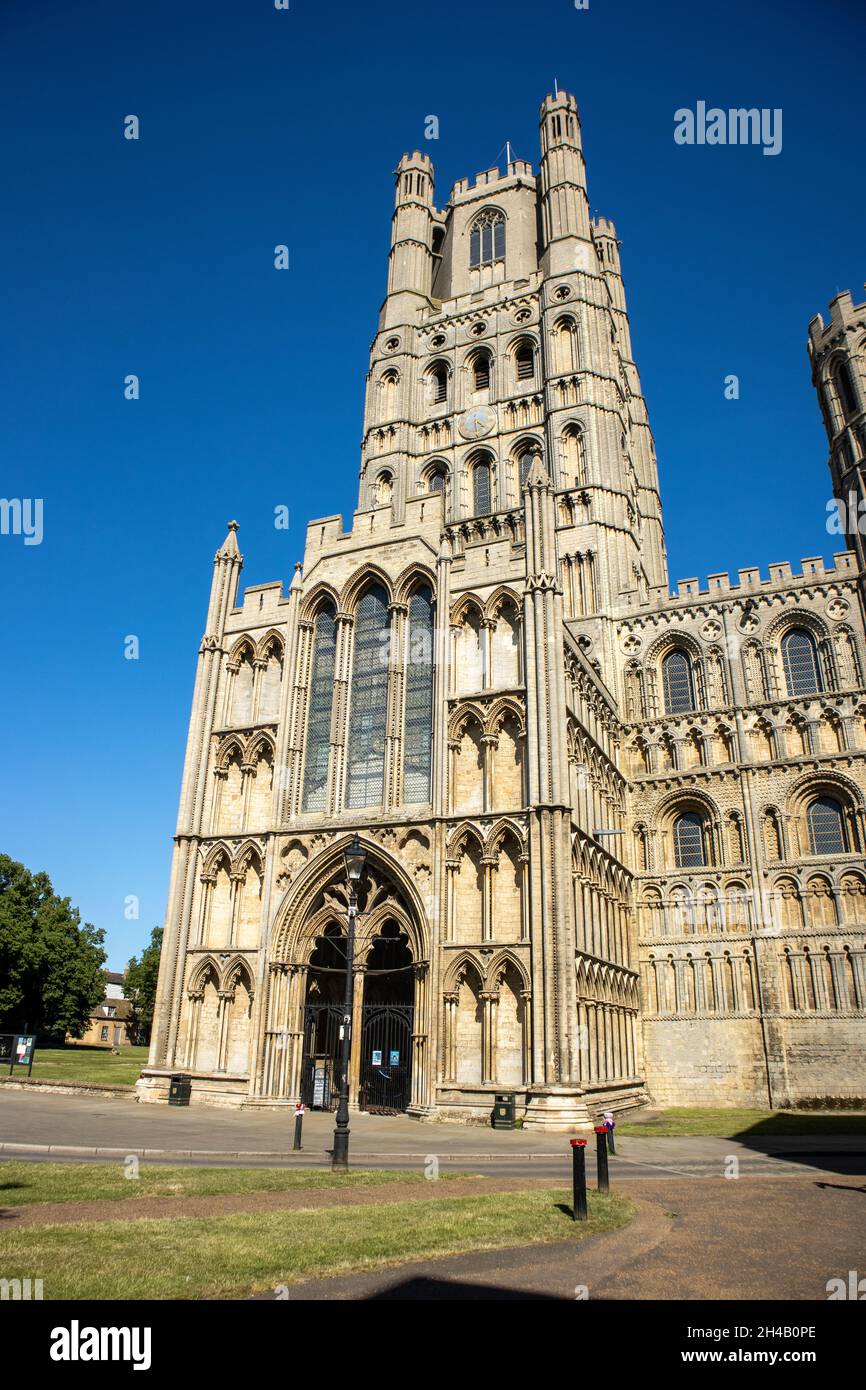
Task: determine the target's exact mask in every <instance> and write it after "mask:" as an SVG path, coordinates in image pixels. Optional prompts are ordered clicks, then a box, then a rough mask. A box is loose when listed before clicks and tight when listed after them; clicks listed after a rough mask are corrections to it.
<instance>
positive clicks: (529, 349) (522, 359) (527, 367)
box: [514, 343, 535, 381]
mask: <svg viewBox="0 0 866 1390" xmlns="http://www.w3.org/2000/svg"><path fill="white" fill-rule="evenodd" d="M514 366H515V371H516V373H517V380H518V381H531V380H532V378H533V377H534V376H535V348H534V347H533V346H532V343H521V344H520V346H519V347H518V349H517V351H516V352H515V354H514Z"/></svg>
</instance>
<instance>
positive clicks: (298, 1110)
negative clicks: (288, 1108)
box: [292, 1105, 304, 1149]
mask: <svg viewBox="0 0 866 1390" xmlns="http://www.w3.org/2000/svg"><path fill="white" fill-rule="evenodd" d="M303 1123H304V1107H303V1105H296V1106H295V1142H294V1144H293V1145H292V1148H293V1149H299V1148H300V1147H301V1126H302V1125H303Z"/></svg>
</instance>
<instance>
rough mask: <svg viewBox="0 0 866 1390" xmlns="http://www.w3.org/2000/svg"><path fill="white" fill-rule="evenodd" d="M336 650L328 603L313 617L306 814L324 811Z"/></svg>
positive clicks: (305, 791) (305, 770) (304, 801)
mask: <svg viewBox="0 0 866 1390" xmlns="http://www.w3.org/2000/svg"><path fill="white" fill-rule="evenodd" d="M336 651H337V629H336V625H335V623H334V609H333V606H332V605H331V604H327V605H326V606H325V607H324V608H322V609H321V610H320V612H319V615H318V617H317V618H316V626H315V634H314V638H313V673H312V676H311V678H310V699H309V713H308V715H307V747H306V753H305V757H304V795H303V803H302V804H303V809H304V810H305V811H324V810H325V809H326V797H327V794H328V755H329V753H330V749H331V706H332V704H333V700H334V658H335V656H336Z"/></svg>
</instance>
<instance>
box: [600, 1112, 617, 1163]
mask: <svg viewBox="0 0 866 1390" xmlns="http://www.w3.org/2000/svg"><path fill="white" fill-rule="evenodd" d="M602 1119H603V1120H604V1123H605V1127H606V1129H607V1151H608V1153H609V1154H614V1155H615V1154H616V1144H615V1143H614V1141H613V1131H614V1129H615V1127H616V1121H615V1120H614V1118H613V1111H612V1110H605V1112H604V1114H603V1115H602Z"/></svg>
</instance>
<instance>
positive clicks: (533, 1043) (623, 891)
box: [139, 93, 866, 1130]
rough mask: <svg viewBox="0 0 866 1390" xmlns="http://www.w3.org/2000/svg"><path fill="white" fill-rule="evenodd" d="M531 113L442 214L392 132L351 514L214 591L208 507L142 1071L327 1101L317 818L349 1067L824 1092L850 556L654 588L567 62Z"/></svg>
mask: <svg viewBox="0 0 866 1390" xmlns="http://www.w3.org/2000/svg"><path fill="white" fill-rule="evenodd" d="M540 141H541V164H540V169H539V172H538V173H537V174H536V173H534V172H533V169H532V168H531V166H530V165H529V164H528V163H526V162H525V161H523V160H518V159H515V160H510V161H509V162H508V164H507V166H506V168H505V171H504V172H503V171H501V170H500V169H499V168H494V169H488V170H485V171H484V172H482V173H480V174H479V175H477V177H476V178H475V180H474V182H470V180H468V179H461V180H460V181H458V183H457V184H456V185H455V186H454V188H453V189H452V192H451V196H450V198H449V200H448V203H447V205H446V206H445V208H444V209H443V210H442V211H440V210H439V209H438V208H437V207H436V203H435V198H434V183H433V168H432V165H431V162H430V159H429V158H428V156H426V155H422V154H420V153H418V152H417V151H416V152H415V153H413V154H407V155H404V156H403V158H402V159H401V160H400V163H399V165H398V167H397V171H396V199H395V208H394V213H393V219H392V234H391V249H390V255H389V264H388V280H387V294H386V298H385V301H384V304H383V306H382V309H381V313H380V317H379V325H378V331H377V333H376V336H375V338H374V341H373V344H372V348H371V353H370V367H369V372H368V376H367V390H366V401H365V410H364V430H363V439H362V446H361V473H360V487H359V498H358V508H357V510H356V512H355V514H354V517H353V519H352V525H351V528H350V529H348V530H344V528H343V524H342V520H341V518H339V517H326V518H324V519H321V520H317V521H313V522H311V523H310V525H309V526H308V528H307V537H306V546H305V551H304V558H303V563H302V565H299V566H298V567H297V570H296V573H295V577H294V579H293V581H292V584H291V587H290V588H289V590H288V593H286V594H284V593H283V591H282V587H281V585H280V584H279V583H276V584H265V585H258V586H255V587H253V588H247V589H246V590H245V591H244V593H243V594H242V595H239V594H238V593H237V581H238V575H239V572H240V568H241V563H242V562H241V558H240V555H239V554H238V550H237V544H236V537H235V530H236V528H235V526H234V523H232V527H231V529H230V533H229V536H228V538H227V540H226V542H225V544H224V546H223V547H222V548H221V550H219V551H218V552H217V556H216V561H215V571H214V581H213V589H212V598H211V605H210V609H209V613H208V620H207V628H206V633H205V637H204V639H203V642H202V647H201V652H200V657H199V670H198V675H197V680H196V690H195V697H194V704H193V713H192V720H191V727H190V737H189V742H188V747H187V758H186V765H185V772H184V782H183V791H182V796H181V808H180V814H179V819H178V828H177V835H176V850H175V864H174V869H173V874H172V886H171V891H170V898H169V908H168V916H167V922H166V933H165V945H164V949H163V959H162V965H161V973H160V984H159V999H158V1007H157V1018H156V1026H155V1029H154V1040H153V1047H152V1050H151V1056H150V1059H149V1064H148V1067H147V1068H146V1069H145V1072H144V1074H143V1076H142V1079H141V1082H140V1083H139V1086H140V1093H141V1097H142V1099H145V1100H147V1099H150V1100H159V1099H164V1098H165V1095H166V1093H167V1087H168V1081H169V1077H170V1075H171V1073H172V1072H173V1071H176V1070H178V1069H184V1070H187V1071H189V1072H190V1074H191V1076H192V1088H193V1099H194V1101H195V1102H210V1103H216V1104H241V1103H243V1104H247V1105H265V1106H272V1107H279V1106H283V1105H290V1104H294V1103H295V1102H296V1101H297V1100H298V1099H299V1098H301V1097H303V1098H304V1099H305V1100H306V1101H307V1102H308V1103H309V1104H314V1105H319V1106H323V1107H328V1106H332V1105H333V1104H334V1102H335V1086H336V1083H337V1076H336V1058H337V1055H338V1050H339V1043H338V1036H339V1027H340V1024H341V1021H342V1016H343V1003H342V998H343V995H342V991H343V977H344V972H345V945H346V937H345V919H346V901H347V899H346V886H345V882H344V873H343V866H342V851H343V849H344V847H345V846H346V844H347V843H348V841H349V839H350V837H351V836H352V835H353V834H354V833H355V832H357V833H358V834H359V836H360V839H361V842H362V844H363V845H364V847H365V849H366V852H367V868H366V871H365V876H364V880H363V884H362V890H361V902H360V909H361V911H360V917H359V937H358V942H357V949H356V952H355V957H354V960H353V970H354V978H355V990H354V1015H353V1019H352V1057H351V1067H350V1089H351V1101H352V1104H353V1105H354V1106H360V1107H363V1108H366V1109H368V1110H383V1109H384V1110H406V1111H408V1112H409V1113H411V1114H413V1115H417V1116H425V1115H433V1114H436V1115H438V1116H444V1117H454V1118H463V1119H467V1120H470V1121H482V1122H484V1121H486V1120H487V1118H488V1117H489V1114H490V1110H491V1105H492V1098H493V1095H494V1094H495V1093H496V1092H497V1091H501V1090H510V1091H514V1092H515V1094H516V1097H517V1107H518V1114H519V1115H521V1116H522V1117H523V1119H524V1122H525V1124H526V1125H527V1126H529V1127H533V1126H537V1127H545V1128H553V1129H566V1130H567V1129H574V1128H580V1127H583V1128H586V1127H587V1126H588V1125H589V1124H590V1123H591V1122H592V1119H593V1118H594V1117H595V1116H596V1115H597V1113H598V1112H599V1111H600V1110H601V1109H602V1108H614V1109H617V1108H623V1107H627V1106H630V1105H634V1104H638V1103H640V1102H642V1101H644V1100H645V1099H646V1098H647V1096H652V1097H653V1098H655V1099H658V1100H660V1101H666V1102H671V1103H672V1102H676V1101H680V1102H685V1101H690V1100H699V1101H703V1102H705V1103H706V1102H710V1103H712V1102H714V1101H715V1102H718V1101H723V1100H730V1101H732V1102H733V1101H737V1102H741V1103H742V1102H750V1103H763V1102H765V1101H766V1100H768V1099H769V1100H770V1101H771V1102H772V1103H773V1104H780V1103H785V1104H798V1103H810V1102H813V1101H814V1100H815V1098H821V1097H824V1098H826V1097H832V1098H833V1099H834V1100H836V1101H838V1100H842V1101H845V1100H846V1099H847V1100H850V1098H851V1097H852V1095H853V1094H854V1091H855V1089H856V1084H857V1083H856V1082H855V1081H854V1080H852V1077H853V1076H854V1075H855V1072H854V1071H852V1068H851V1065H850V1064H851V1058H852V1049H856V1048H857V1047H862V1024H863V1016H864V1015H863V1010H864V1004H866V976H864V930H866V914H864V913H863V903H864V901H866V878H864V876H863V873H862V851H863V834H864V827H863V808H864V795H863V787H864V777H863V767H862V759H863V757H864V755H866V732H864V731H866V722H864V721H866V700H864V691H863V689H862V686H863V678H862V672H863V669H864V668H863V661H864V644H863V629H862V619H861V617H860V610H859V607H858V606H857V603H856V586H857V579H858V571H857V565H856V560H855V557H854V556H853V555H851V554H850V553H848V552H845V553H842V554H840V555H839V556H837V557H836V568H835V569H833V570H830V571H825V570H824V567H823V565H822V564H821V562H820V561H817V560H809V561H806V562H804V568H803V574H802V576H793V575H792V574H791V571H790V567H789V566H787V565H774V566H772V567H771V574H770V579H769V581H767V580H762V579H761V577H760V574H759V572H758V571H757V570H745V571H741V574H740V583H739V584H737V585H732V584H730V581H729V580H728V576H727V575H724V576H722V575H714V576H711V577H710V584H709V588H707V589H703V588H701V587H700V585H699V584H698V581H697V580H688V581H685V582H684V583H681V584H680V586H679V588H678V591H677V593H676V594H675V595H674V596H671V595H670V594H669V591H668V579H667V569H666V559H665V549H664V537H663V530H662V517H661V505H660V499H659V487H658V477H657V468H656V459H655V449H654V445H653V440H652V435H651V433H650V429H649V424H648V418H647V409H646V404H645V401H644V399H643V395H642V392H641V386H640V379H639V376H638V372H637V368H636V366H635V363H634V361H633V358H632V350H631V340H630V333H629V323H628V316H627V310H626V301H625V290H624V285H623V279H622V274H621V269H620V258H619V242H618V240H617V236H616V231H615V229H614V226H613V224H612V223H611V222H610V221H608V220H607V219H606V218H599V219H595V220H593V219H591V218H590V216H589V206H588V200H587V192H586V173H585V165H584V159H583V152H582V145H581V128H580V119H579V114H578V109H577V104H576V102H575V100H574V98H573V97H572V96H569V95H568V94H566V93H557V94H556V95H554V96H548V97H547V98H546V99H545V101H544V102H543V104H542V107H541V112H540ZM838 303H839V301H836V304H838ZM849 307H850V301H849ZM834 310H835V304H834ZM851 312H852V314H853V313H854V312H855V311H853V310H852V311H851ZM857 312H860V311H857ZM837 317H838V315H836V314H835V312H834V320H833V323H834V324H836V319H837ZM861 318H862V314H861ZM819 322H820V321H819ZM822 327H823V326H822ZM828 331H830V330H828ZM822 343H823V339H819V338H818V337H816V336H815V335H814V334H813V353H814V352H817V351H819V350H821V351H823V347H822V346H821V344H822ZM828 350H829V349H828ZM859 351H860V352H861V357H860V359H859V362H860V367H859V369H858V370H862V349H859ZM816 370H817V369H816ZM821 370H823V369H821ZM852 370H853V369H852ZM858 381H859V382H860V385H859V386H858V390H861V391H862V376H861V377H859V378H858ZM852 389H853V388H852ZM846 399H847V397H846ZM862 399H863V398H862V395H861V396H860V397H859V401H860V403H861V404H862ZM847 408H848V407H847V406H846V409H847ZM846 419H847V416H846ZM852 423H853V419H852ZM846 428H847V426H846ZM833 448H834V449H836V448H837V445H836V443H834V444H833ZM860 448H861V454H862V444H861V446H860ZM861 454H858V455H857V457H860V456H861ZM849 471H850V470H849ZM840 476H841V475H840ZM834 477H835V475H834ZM845 477H846V478H847V477H848V472H846V474H845Z"/></svg>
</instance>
